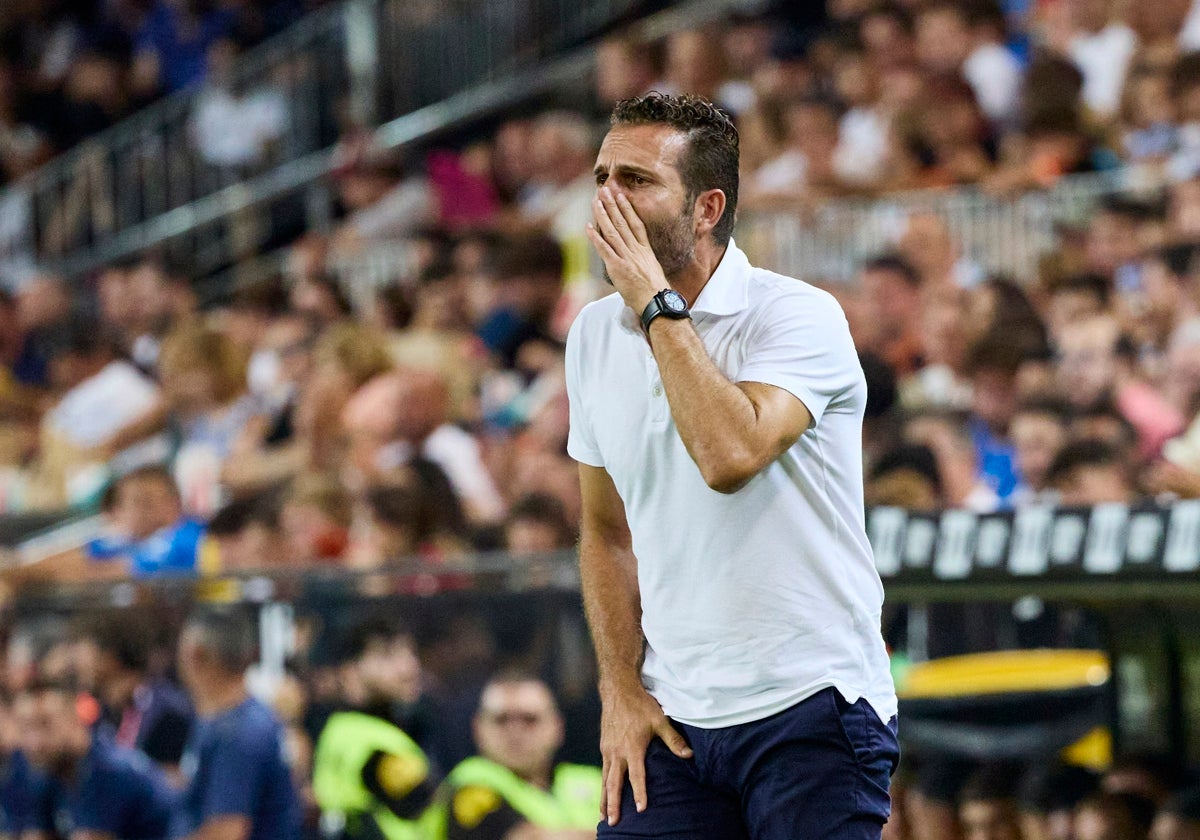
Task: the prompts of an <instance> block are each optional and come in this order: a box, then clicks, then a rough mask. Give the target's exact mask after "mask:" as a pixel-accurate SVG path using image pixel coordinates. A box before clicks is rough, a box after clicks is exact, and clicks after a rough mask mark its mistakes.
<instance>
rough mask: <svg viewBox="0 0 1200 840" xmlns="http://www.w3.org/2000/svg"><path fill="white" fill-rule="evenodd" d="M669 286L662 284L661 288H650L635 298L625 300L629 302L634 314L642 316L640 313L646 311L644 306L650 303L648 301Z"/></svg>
mask: <svg viewBox="0 0 1200 840" xmlns="http://www.w3.org/2000/svg"><path fill="white" fill-rule="evenodd" d="M669 288H671V287H670V286H663V287H662V288H661V289H650V290H648V291H645V292H642V293H641V294H639V295H638V296H637V297H636V298H633V299H631V300H627V301H626V302H627V303H628V304H629V308H630V309H632V310H633V312H634V314H635V315H637V316H638V317H639V318H640V317H642V313H643V312H645V311H646V307H647V306H649V305H650V301H652V300H654V296H655V295H656V294H658V293H659V292H661V291H663V290H665V289H669Z"/></svg>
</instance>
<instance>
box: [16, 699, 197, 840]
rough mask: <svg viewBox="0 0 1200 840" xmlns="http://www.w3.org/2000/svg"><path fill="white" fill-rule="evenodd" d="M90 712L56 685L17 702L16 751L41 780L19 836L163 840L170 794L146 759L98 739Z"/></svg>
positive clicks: (85, 702)
mask: <svg viewBox="0 0 1200 840" xmlns="http://www.w3.org/2000/svg"><path fill="white" fill-rule="evenodd" d="M96 713H97V705H96V703H95V701H94V700H92V699H91V698H90V697H86V696H85V695H81V694H79V693H78V692H77V691H76V690H74V689H73V688H71V687H68V686H65V685H60V684H56V683H39V684H35V685H33V686H31V687H30V688H28V689H27V690H26V691H25V692H23V693H22V694H21V696H19V697H18V699H17V701H16V714H17V720H18V723H19V725H20V727H21V739H20V740H21V749H22V751H23V752H24V753H25V755H26V756H27V757H28V759H29V761H30V763H31V764H32V765H33V766H34V767H35V768H37V769H38V770H39V771H41V772H42V773H43V774H45V779H44V780H41V781H40V784H39V788H40V789H38V790H37V792H36V793H35V794H34V798H33V809H32V814H31V820H30V822H29V824H27V825H25V826H24V829H25V831H26V832H33V833H35V834H36V835H38V836H50V835H51V834H53V835H55V836H58V837H64V838H69V839H70V840H85V838H88V837H103V836H109V837H122V838H125V837H128V838H131V840H133V838H136V840H158V838H162V837H165V836H166V835H167V832H168V831H169V828H170V821H171V815H172V813H173V812H174V809H175V803H176V794H175V792H174V791H173V790H171V788H170V786H169V785H168V783H167V779H166V776H165V775H163V773H162V771H160V770H159V769H158V768H157V767H155V766H154V765H153V764H151V763H150V762H149V761H148V760H147V759H146V758H145V757H144V756H142V755H141V754H139V753H136V752H134V751H132V750H130V749H128V748H125V747H120V746H117V745H115V744H113V743H111V742H110V741H108V739H107V738H106V737H105V736H104V735H102V734H97V733H96V732H95V731H94V730H93V729H92V725H93V724H94V723H95V717H96ZM35 784H38V783H35Z"/></svg>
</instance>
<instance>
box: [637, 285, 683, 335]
mask: <svg viewBox="0 0 1200 840" xmlns="http://www.w3.org/2000/svg"><path fill="white" fill-rule="evenodd" d="M667 291H670V290H669V289H663V290H662V291H660V292H658V293H657V294H656V295H655V296H654V297H652V298H650V302H649V303H647V304H646V308H645V309H643V310H642V329H643V330H646V331H649V330H650V324H651V323H652V322H653V321H654V319H655V318H657V317H658V316H659V315H665V316H666V317H668V318H670V319H672V320H683V319H684V318H690V317H692V314H691V312H689V311H688V310H686V309H685V310H683V311H682V312H676V311H675V310H672V309H668V308H667V307H666V306H665V305H664V304H663V301H662V296H663V294H664V293H666V292H667Z"/></svg>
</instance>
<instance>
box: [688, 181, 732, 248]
mask: <svg viewBox="0 0 1200 840" xmlns="http://www.w3.org/2000/svg"><path fill="white" fill-rule="evenodd" d="M692 215H693V218H694V219H695V220H696V238H697V239H703V238H704V237H706V236H709V235H711V234H712V232H713V228H715V227H716V226H717V225H718V224H719V223H720V221H721V219H722V218H723V217H724V216H725V191H724V190H718V189H712V190H705V191H704V192H702V193H700V195H698V196H696V201H695V203H694V204H693V205H692Z"/></svg>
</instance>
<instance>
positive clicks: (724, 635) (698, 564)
mask: <svg viewBox="0 0 1200 840" xmlns="http://www.w3.org/2000/svg"><path fill="white" fill-rule="evenodd" d="M692 317H693V319H694V323H695V326H696V331H697V332H698V333H699V335H700V338H701V339H702V340H703V342H704V345H705V347H706V348H707V349H708V353H709V356H710V357H711V358H712V359H713V361H714V362H715V363H716V365H717V367H718V368H720V370H721V371H722V373H724V374H725V375H726V376H727V377H729V379H730V380H731V381H733V382H764V383H767V384H770V385H775V386H777V387H780V388H784V389H786V390H787V391H789V392H791V393H792V394H794V395H795V396H796V397H798V398H799V399H800V400H801V401H802V402H803V403H804V405H805V406H806V407H807V408H808V410H809V412H810V413H811V414H812V416H813V424H812V426H811V427H810V428H809V429H808V431H806V432H805V433H804V434H803V435H801V437H800V439H799V440H798V441H797V442H796V444H795V445H794V446H792V447H791V449H789V450H788V451H787V452H785V453H784V454H783V455H781V456H780V457H779V458H778V459H776V460H775V461H774V462H773V463H772V464H770V465H769V466H768V467H767V468H766V469H764V470H763V471H762V472H760V473H759V474H758V475H757V476H755V477H754V478H753V479H751V480H750V481H749V483H747V484H746V485H745V486H744V487H743V488H742V489H740V490H738V491H737V492H735V493H732V494H722V493H718V492H716V491H715V490H712V489H710V488H709V487H708V485H707V484H705V482H704V479H703V478H702V477H701V475H700V470H699V468H698V467H697V466H696V464H695V462H694V461H692V459H691V456H689V455H688V453H687V450H686V449H685V448H684V445H683V441H682V440H681V439H680V437H679V433H678V432H677V431H676V428H675V423H674V421H673V420H672V418H671V411H670V407H669V405H668V404H667V397H666V394H665V392H664V391H663V386H662V380H661V378H660V377H659V373H658V366H657V364H656V362H655V360H654V356H653V354H652V353H651V351H650V345H649V343H648V342H647V340H646V337H645V335H644V333H643V332H642V330H641V327H640V325H639V323H638V318H637V317H636V316H635V315H634V313H633V312H632V311H630V310H629V308H628V307H626V306H625V304H624V302H623V301H622V299H621V297H620V296H619V295H616V294H614V295H610V296H608V297H606V298H604V299H603V300H599V301H596V302H595V303H592V304H590V305H588V306H587V307H586V308H584V310H583V312H581V313H580V315H579V317H578V318H577V319H576V321H575V323H574V325H573V326H572V327H571V331H570V335H569V336H568V338H567V357H566V367H567V371H566V374H567V391H568V395H569V397H570V405H571V431H570V437H569V440H568V444H567V448H568V451H569V452H570V454H571V456H572V457H573V458H575V459H576V460H577V461H581V462H582V463H585V464H590V465H592V466H596V467H603V468H604V469H605V470H606V471H607V472H608V474H609V475H610V476H611V477H612V479H613V482H614V484H615V485H616V488H617V491H618V492H619V493H620V495H621V499H622V501H623V502H624V503H625V513H626V516H627V518H628V520H629V527H630V530H631V532H632V535H633V551H634V554H635V555H636V557H637V559H638V584H639V588H640V590H641V599H642V630H643V632H644V633H645V636H646V642H647V649H646V659H645V664H644V666H643V671H642V679H643V682H644V684H645V685H646V688H647V690H648V691H649V692H650V693H651V694H652V695H653V696H654V698H655V699H656V700H657V701H658V702H659V704H660V705H661V706H662V707H663V710H664V711H665V712H666V713H667V715H668V716H670V717H672V718H674V719H676V720H679V721H682V722H684V723H687V724H691V725H694V726H699V727H705V728H716V727H724V726H732V725H736V724H739V723H747V722H750V721H754V720H760V719H762V718H765V717H768V716H770V715H772V714H775V713H776V712H780V711H783V710H784V709H786V708H788V707H790V706H792V705H794V704H796V703H798V702H799V701H801V700H803V699H804V698H805V697H808V696H809V695H811V694H814V693H816V692H817V691H819V690H821V689H823V688H827V687H829V686H835V687H836V688H837V689H838V691H840V692H841V693H842V695H843V696H844V697H845V698H846V700H848V701H849V702H854V701H856V700H857V699H858V698H860V697H865V698H866V699H867V701H868V702H869V703H870V704H871V706H872V707H873V708H874V709H875V711H876V713H877V714H878V715H879V717H880V718H881V719H882V720H884V721H886V720H888V719H889V718H890V717H891V716H892V715H893V714H895V712H896V697H895V691H894V689H893V686H892V679H891V673H890V670H889V666H888V656H887V651H886V650H885V648H884V644H883V638H882V636H881V634H880V629H879V622H880V609H881V606H882V603H883V587H882V585H881V584H880V581H879V575H878V574H877V573H876V571H875V565H874V560H873V558H872V554H871V546H870V544H869V543H868V542H867V536H866V532H865V527H864V521H863V520H864V515H863V497H862V418H863V409H864V406H865V404H866V399H867V388H866V381H865V379H864V378H863V373H862V368H861V367H860V365H859V363H858V355H857V353H856V352H855V349H854V343H853V341H852V340H851V338H850V330H849V326H848V325H847V323H846V317H845V315H844V314H843V312H842V310H841V307H840V306H839V305H838V303H837V302H836V301H835V300H834V299H833V297H832V296H830V295H829V294H827V293H826V292H823V291H821V290H819V289H816V288H814V287H812V286H810V285H808V284H806V283H802V282H800V281H799V280H794V279H792V278H790V277H783V276H781V275H778V274H774V273H772V272H769V271H764V270H762V269H758V268H754V267H753V266H751V265H750V262H749V261H748V260H747V259H746V255H745V254H744V253H742V251H740V250H739V249H738V248H737V246H736V245H734V244H733V243H732V242H730V244H729V248H728V249H727V251H726V252H725V256H724V258H723V259H722V260H721V264H720V265H719V266H718V268H717V270H716V272H715V273H714V274H713V276H712V277H711V278H710V279H709V281H708V283H707V285H705V287H704V290H703V291H702V292H701V294H700V297H699V299H698V300H697V301H696V302H695V304H694V305H693V306H692Z"/></svg>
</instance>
